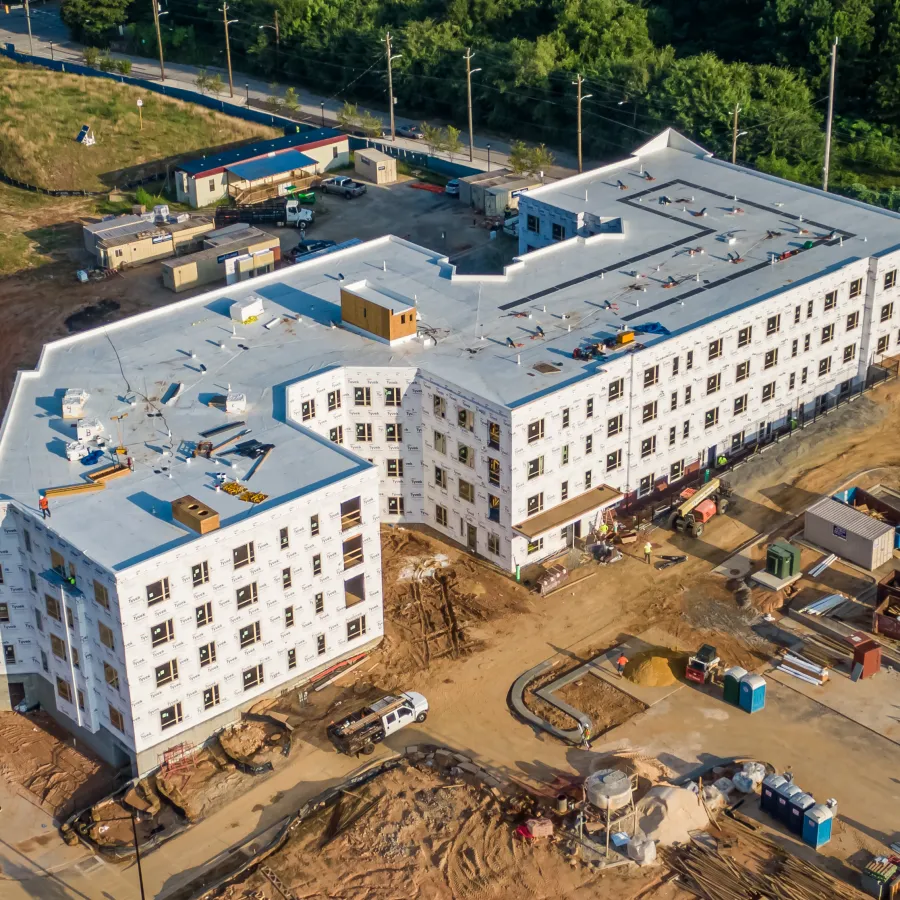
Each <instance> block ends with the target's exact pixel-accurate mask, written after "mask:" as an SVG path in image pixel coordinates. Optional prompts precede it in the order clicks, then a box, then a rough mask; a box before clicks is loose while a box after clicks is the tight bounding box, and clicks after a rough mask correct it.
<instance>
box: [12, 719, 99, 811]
mask: <svg viewBox="0 0 900 900" xmlns="http://www.w3.org/2000/svg"><path fill="white" fill-rule="evenodd" d="M0 777H3V778H4V779H5V780H6V781H8V782H10V783H13V784H17V785H19V786H20V787H22V788H24V789H25V790H26V791H28V792H29V793H31V794H32V795H33V796H34V797H36V798H37V800H38V801H39V802H40V803H41V804H42V805H43V807H44V809H46V810H47V811H48V812H49V813H50V814H51V815H53V816H54V817H57V818H60V819H62V818H65V817H66V816H67V815H69V814H70V813H71V812H73V811H74V810H75V809H79V808H81V807H82V806H85V805H87V804H88V803H90V802H91V801H93V800H96V799H97V798H98V797H102V796H103V795H104V794H107V793H109V792H110V791H112V789H113V786H114V783H115V777H114V772H113V770H112V769H111V768H109V766H107V765H106V763H104V762H103V761H102V760H100V759H98V758H97V757H95V756H94V755H93V754H92V753H90V752H89V751H88V750H87V749H84V750H76V749H73V747H72V737H71V735H69V734H67V733H66V732H65V731H63V729H62V728H60V727H59V726H58V725H57V724H56V723H55V722H54V721H53V719H51V718H50V717H49V716H48V715H47V714H46V713H43V712H36V713H31V714H29V715H27V716H22V715H19V713H15V712H0Z"/></svg>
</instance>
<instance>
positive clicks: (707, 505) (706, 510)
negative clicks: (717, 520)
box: [670, 478, 733, 537]
mask: <svg viewBox="0 0 900 900" xmlns="http://www.w3.org/2000/svg"><path fill="white" fill-rule="evenodd" d="M732 493H733V492H732V490H731V488H730V487H729V486H728V485H727V484H726V483H725V482H724V481H722V479H721V478H711V479H710V480H709V481H707V482H706V484H704V485H702V486H701V487H699V488H685V489H684V490H683V491H682V492H681V493H680V494H679V499H680V500H681V505H680V506H678V507H676V509H675V512H674V513H673V514H672V519H671V521H670V527H671V528H672V530H673V531H684V532H687V533H688V534H689V535H691V536H692V537H700V535H702V534H703V529H704V528H705V527H706V523H707V522H709V520H710V519H711V518H712V517H713V516H717V515H718V516H721V515H722V513H724V512H725V510H726V509H728V501H729V498H730V497H731V495H732Z"/></svg>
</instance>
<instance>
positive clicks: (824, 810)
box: [803, 803, 834, 848]
mask: <svg viewBox="0 0 900 900" xmlns="http://www.w3.org/2000/svg"><path fill="white" fill-rule="evenodd" d="M833 822H834V814H833V813H832V811H831V810H830V809H829V808H828V807H827V806H825V805H824V804H823V803H817V804H816V805H815V806H811V807H810V808H809V809H808V810H806V812H805V813H803V843H804V844H809V846H810V847H816V848H818V847H821V846H822V845H823V844H827V843H828V842H829V841H830V840H831V826H832V824H833Z"/></svg>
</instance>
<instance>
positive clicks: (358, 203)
mask: <svg viewBox="0 0 900 900" xmlns="http://www.w3.org/2000/svg"><path fill="white" fill-rule="evenodd" d="M410 184H411V182H410V181H403V182H400V183H398V184H393V185H389V186H386V187H384V186H382V187H377V186H375V185H371V184H370V185H368V192H367V193H366V194H364V195H363V196H362V197H356V198H354V199H352V200H345V199H344V198H343V197H338V196H335V195H328V196H321V195H320V196H319V198H318V199H317V201H316V205H315V207H314V208H315V210H316V221H315V222H314V223H313V225H312V227H311V228H309V229H308V230H307V238H308V239H310V240H313V239H315V240H331V241H346V240H350V238H359V239H360V240H363V241H367V240H371V239H372V238H376V237H381V236H382V235H385V234H394V235H397V236H398V237H402V238H406V239H408V240H410V241H413V242H414V243H416V244H421V245H422V246H424V247H429V248H430V249H432V250H439V251H442V252H443V253H446V254H447V255H448V256H449V257H451V258H455V257H457V256H459V257H460V264H461V265H464V266H465V270H466V271H468V272H472V271H476V270H477V269H473V268H472V267H473V265H480V264H481V261H482V260H483V264H484V266H486V267H487V268H484V269H482V271H498V270H499V269H498V268H495V267H498V266H500V267H502V263H503V262H508V261H509V260H510V259H512V257H513V255H514V254H515V251H516V247H517V245H516V242H515V241H514V240H513V239H512V238H509V237H507V236H506V235H498V237H497V239H495V240H494V241H491V240H490V232H489V231H488V229H487V228H485V227H484V225H483V224H482V217H480V216H476V215H475V213H474V211H473V210H471V209H469V208H468V207H466V206H463V205H462V204H461V203H460V202H459V199H458V198H456V197H448V196H446V195H445V194H435V193H433V192H431V191H423V190H417V189H415V188H412V187H410ZM271 230H272V232H273V234H277V235H278V237H279V238H280V239H281V251H282V253H286V252H287V251H288V250H290V249H291V248H292V247H294V246H296V244H297V241H298V240H299V239H300V235H299V233H298V232H297V230H296V229H294V228H276V229H271ZM463 261H464V262H463Z"/></svg>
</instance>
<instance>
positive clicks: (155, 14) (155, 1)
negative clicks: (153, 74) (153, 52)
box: [150, 0, 166, 81]
mask: <svg viewBox="0 0 900 900" xmlns="http://www.w3.org/2000/svg"><path fill="white" fill-rule="evenodd" d="M150 2H151V3H152V4H153V24H154V25H155V26H156V46H157V47H159V80H160V81H165V80H166V65H165V63H164V62H163V43H162V33H161V32H160V30H159V0H150Z"/></svg>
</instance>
